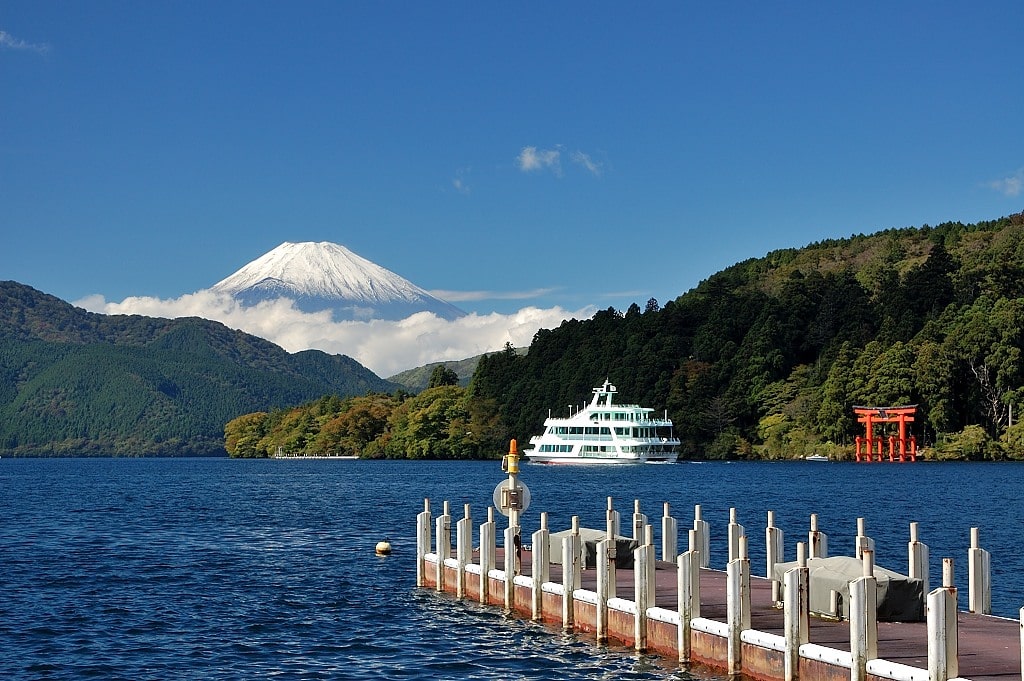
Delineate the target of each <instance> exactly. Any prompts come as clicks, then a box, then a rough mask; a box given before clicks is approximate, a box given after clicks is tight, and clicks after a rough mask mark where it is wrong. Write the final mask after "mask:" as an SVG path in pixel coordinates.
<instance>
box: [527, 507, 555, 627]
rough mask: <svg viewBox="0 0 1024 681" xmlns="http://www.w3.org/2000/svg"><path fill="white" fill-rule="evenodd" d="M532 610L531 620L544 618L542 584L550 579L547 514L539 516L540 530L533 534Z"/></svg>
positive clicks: (549, 534)
mask: <svg viewBox="0 0 1024 681" xmlns="http://www.w3.org/2000/svg"><path fill="white" fill-rule="evenodd" d="M532 541H533V556H532V559H533V563H532V568H533V569H532V571H531V572H532V573H533V598H532V602H533V608H532V612H531V615H532V618H533V620H534V621H539V620H541V619H543V618H544V589H543V586H544V583H545V582H547V581H549V580H550V578H551V531H550V530H549V529H548V514H547V513H546V512H545V513H541V514H540V529H539V530H537V531H536V532H534V533H533V538H532Z"/></svg>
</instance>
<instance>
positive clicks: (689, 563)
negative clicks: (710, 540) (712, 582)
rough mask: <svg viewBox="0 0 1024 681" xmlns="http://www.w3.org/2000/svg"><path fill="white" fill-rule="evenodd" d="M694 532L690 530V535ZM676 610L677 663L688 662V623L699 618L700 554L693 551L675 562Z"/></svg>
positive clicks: (684, 554) (680, 555)
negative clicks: (677, 617) (677, 616)
mask: <svg viewBox="0 0 1024 681" xmlns="http://www.w3.org/2000/svg"><path fill="white" fill-rule="evenodd" d="M694 532H695V530H690V535H691V536H692V535H693V534H694ZM676 567H677V573H676V592H677V594H678V601H677V605H676V607H677V609H678V612H679V628H678V629H677V630H676V637H677V639H678V640H677V642H676V645H677V646H678V649H679V661H680V662H689V661H690V623H691V622H692V621H693V618H695V617H700V553H699V552H698V551H694V550H693V549H691V550H689V551H687V552H686V553H681V554H679V558H678V559H677V561H676Z"/></svg>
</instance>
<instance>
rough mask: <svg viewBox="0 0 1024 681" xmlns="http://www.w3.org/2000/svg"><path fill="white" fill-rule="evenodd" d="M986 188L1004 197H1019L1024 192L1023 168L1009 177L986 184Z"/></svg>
mask: <svg viewBox="0 0 1024 681" xmlns="http://www.w3.org/2000/svg"><path fill="white" fill-rule="evenodd" d="M988 186H989V187H990V188H992V189H995V190H996V191H997V192H1000V193H1001V194H1005V195H1006V196H1020V193H1021V192H1022V191H1024V168H1020V169H1018V170H1017V172H1016V173H1014V174H1013V175H1010V176H1009V177H1004V178H1002V179H1000V180H993V181H991V182H989V183H988Z"/></svg>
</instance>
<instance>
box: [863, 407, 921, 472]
mask: <svg viewBox="0 0 1024 681" xmlns="http://www.w3.org/2000/svg"><path fill="white" fill-rule="evenodd" d="M853 412H854V413H855V414H857V421H859V422H860V423H863V424H864V430H865V432H866V433H867V437H865V438H862V437H861V436H860V435H858V436H857V461H871V460H872V454H875V455H876V456H877V458H876V459H875V460H876V461H882V438H877V439H876V438H875V435H874V426H875V424H876V423H899V424H900V436H899V438H897V437H896V436H895V435H890V436H889V438H888V439H889V461H895V460H896V459H895V456H896V443H897V442H898V443H899V457H900V461H906V460H907V454H909V455H910V460H911V461H917V440H915V439H914V436H913V435H911V436H910V439H909V440H907V424H908V423H913V421H914V414H915V413H916V412H917V405H916V404H909V405H906V406H903V407H854V408H853ZM875 443H878V446H877V452H876V447H875ZM861 445H865V446H864V449H863V457H862V455H861Z"/></svg>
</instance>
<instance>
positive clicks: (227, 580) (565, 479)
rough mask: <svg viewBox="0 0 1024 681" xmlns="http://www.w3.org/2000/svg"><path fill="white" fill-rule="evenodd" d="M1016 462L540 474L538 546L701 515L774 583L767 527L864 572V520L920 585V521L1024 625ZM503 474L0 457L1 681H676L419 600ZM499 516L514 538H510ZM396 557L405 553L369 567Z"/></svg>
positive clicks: (654, 668) (637, 659) (434, 598)
mask: <svg viewBox="0 0 1024 681" xmlns="http://www.w3.org/2000/svg"><path fill="white" fill-rule="evenodd" d="M1022 474H1024V467H1022V466H1021V465H1020V464H932V463H929V464H923V463H918V464H902V465H900V464H889V463H885V464H877V463H876V464H840V463H804V462H787V463H715V462H709V463H680V464H677V465H661V466H635V467H622V468H613V467H599V468H588V467H575V466H564V467H549V466H534V465H529V464H527V465H524V466H523V467H522V472H521V479H522V480H523V482H525V483H526V484H527V485H528V486H529V488H530V491H531V493H532V495H531V496H532V503H531V507H530V509H529V510H528V511H527V512H526V514H525V516H524V531H525V532H526V533H530V532H532V531H533V530H535V529H537V526H538V523H539V520H538V518H539V513H540V512H541V511H547V512H548V514H549V524H550V526H551V528H552V529H553V530H559V529H566V528H568V527H569V524H570V522H571V517H572V515H574V514H575V515H579V516H580V520H581V524H582V525H583V526H585V527H598V528H600V527H603V526H604V508H605V504H606V499H607V497H609V496H611V497H613V499H614V502H615V506H616V508H617V509H618V510H620V511H621V512H622V513H623V516H624V521H625V519H626V518H627V516H628V514H629V513H631V512H632V510H633V501H634V499H639V501H640V504H641V510H642V511H644V512H645V513H647V514H648V515H649V516H650V517H651V519H652V521H654V524H655V535H656V541H660V539H658V537H660V522H659V521H657V518H659V517H660V516H661V514H662V505H663V503H664V502H668V503H669V504H670V505H671V508H672V513H673V515H674V516H675V517H676V518H677V519H678V520H679V524H680V528H681V530H680V546H685V537H686V534H685V528H688V527H689V526H690V525H691V523H692V519H693V505H694V504H701V505H702V509H703V516H704V519H705V520H707V521H708V522H709V523H710V524H711V531H712V556H711V561H712V567H715V568H720V569H721V568H723V567H724V564H725V560H726V545H725V525H726V523H727V522H728V519H729V509H730V508H736V509H737V514H738V520H739V522H740V523H741V524H743V525H745V526H746V530H747V535H748V536H749V537H750V553H751V562H752V570H753V572H754V574H755V575H763V574H764V525H765V518H766V512H767V511H768V510H773V511H775V515H776V525H778V526H779V527H781V528H782V529H783V531H784V532H785V545H786V559H787V560H793V559H795V551H796V549H795V546H796V542H797V541H806V538H807V531H808V527H809V516H810V514H811V513H817V514H818V516H819V527H820V529H821V530H822V531H824V532H827V533H828V534H829V548H830V553H831V554H832V555H840V554H845V555H850V554H852V552H853V545H854V536H855V535H856V529H857V523H856V519H857V518H858V517H863V518H865V521H866V526H867V534H868V535H869V536H871V537H873V538H874V540H875V545H876V555H877V563H878V564H879V565H881V566H883V567H887V568H890V569H893V570H896V571H898V572H902V573H905V572H906V570H907V542H908V540H909V523H910V522H911V521H918V522H919V523H920V533H921V540H922V541H923V542H925V543H926V544H928V545H929V547H930V553H931V581H932V585H933V587H934V586H935V585H937V584H939V583H940V581H941V559H942V558H943V557H952V558H954V559H955V561H956V582H957V586H958V587H960V606H961V608H964V607H966V591H967V549H968V547H969V543H970V528H971V527H979V528H980V533H981V546H982V547H983V548H985V549H987V550H989V551H991V552H992V581H993V597H992V601H993V609H994V611H995V614H997V615H1002V616H1006V617H1012V618H1016V617H1017V616H1018V612H1019V609H1020V607H1021V605H1024V555H1022V553H1021V543H1022V539H1024V531H1022V529H1021V522H1020V512H1019V510H1018V509H1019V502H1020V500H1021V499H1022V498H1024V479H1022ZM504 477H505V476H504V475H503V474H502V473H501V470H500V466H499V464H498V463H497V462H405V461H394V462H390V461H386V462H373V461H349V460H344V461H324V460H309V461H296V460H230V459H10V458H7V459H0V519H2V522H0V641H2V642H3V645H2V646H0V678H4V679H97V678H99V679H134V680H140V679H168V678H175V679H264V678H268V679H269V678H273V679H420V678H431V679H567V680H574V679H594V678H609V679H610V678H615V679H620V678H621V679H670V678H691V677H690V676H688V675H687V674H686V673H684V672H682V671H680V670H678V669H676V668H674V667H673V666H671V665H669V664H666V663H664V662H663V661H660V660H658V659H657V658H653V657H646V656H637V655H635V654H632V653H631V652H630V651H628V650H623V649H621V648H614V647H613V648H599V647H597V646H595V645H593V644H592V643H591V642H590V640H589V639H588V638H586V637H578V636H570V635H563V634H562V633H561V632H558V631H555V630H553V629H551V628H547V627H543V626H540V625H536V624H532V623H529V622H522V621H517V620H509V619H506V618H504V617H503V616H502V615H501V613H500V612H497V611H495V610H494V609H485V608H481V607H478V606H475V605H473V604H466V603H456V602H453V600H452V599H451V598H449V597H447V596H439V595H437V594H435V593H433V592H431V591H426V590H418V589H417V588H416V587H415V516H416V514H417V513H418V512H419V511H421V510H422V508H423V499H424V498H425V497H426V498H430V499H431V503H432V510H433V511H434V514H435V516H436V515H437V514H438V513H440V510H441V504H442V502H443V501H444V500H448V501H449V502H451V505H452V513H453V515H454V516H455V519H458V518H460V517H461V516H462V513H463V505H464V504H470V505H471V510H472V514H473V516H474V524H475V525H479V523H480V522H482V521H483V520H485V519H486V508H487V506H488V505H489V504H490V503H491V494H492V491H493V489H494V487H495V485H497V484H498V483H499V482H500V481H501V480H502V479H504ZM502 520H503V519H502V518H501V517H500V516H499V523H498V524H499V528H500V527H502ZM384 538H387V539H389V540H390V541H391V543H392V546H393V547H394V553H393V554H392V555H391V556H390V557H387V558H381V557H378V556H376V555H375V554H374V546H375V544H376V543H377V542H378V541H380V540H382V539H384Z"/></svg>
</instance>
